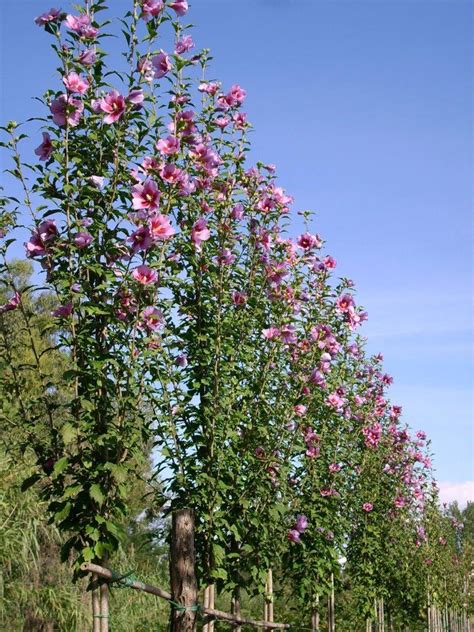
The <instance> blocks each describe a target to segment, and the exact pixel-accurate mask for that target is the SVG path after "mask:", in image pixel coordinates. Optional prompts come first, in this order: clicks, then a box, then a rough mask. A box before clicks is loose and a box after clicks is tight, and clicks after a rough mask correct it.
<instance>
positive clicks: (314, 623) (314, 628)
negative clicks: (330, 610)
mask: <svg viewBox="0 0 474 632" xmlns="http://www.w3.org/2000/svg"><path fill="white" fill-rule="evenodd" d="M311 632H319V595H316V597H315V600H314V604H313V609H312V610H311Z"/></svg>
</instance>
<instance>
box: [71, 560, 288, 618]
mask: <svg viewBox="0 0 474 632" xmlns="http://www.w3.org/2000/svg"><path fill="white" fill-rule="evenodd" d="M81 570H83V571H85V572H89V573H96V574H97V575H98V576H99V577H103V578H104V579H108V580H112V581H113V580H114V574H113V573H112V571H111V570H109V569H108V568H104V567H102V566H99V565H97V564H86V563H85V564H82V565H81ZM127 586H128V587H129V588H132V589H133V590H142V591H143V592H146V593H148V594H150V595H155V596H156V597H160V598H161V599H165V600H166V601H171V595H170V593H169V592H167V591H166V590H163V588H160V587H158V586H151V585H150V584H144V583H143V582H140V581H130V582H128V583H127ZM202 612H203V614H207V615H208V616H210V617H213V618H214V619H222V620H223V621H230V622H231V623H237V624H240V625H252V626H254V627H256V628H269V629H275V630H277V629H278V630H287V629H288V628H290V627H291V626H290V625H289V624H288V623H275V622H270V621H258V620H256V619H247V618H245V617H237V616H235V615H232V614H229V613H228V612H224V611H223V610H215V609H212V608H204V607H203V608H202Z"/></svg>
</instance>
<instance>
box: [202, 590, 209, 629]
mask: <svg viewBox="0 0 474 632" xmlns="http://www.w3.org/2000/svg"><path fill="white" fill-rule="evenodd" d="M209 589H210V586H206V587H205V588H204V597H203V599H204V608H209V592H210V590H209ZM202 632H209V623H205V624H204V625H203V626H202Z"/></svg>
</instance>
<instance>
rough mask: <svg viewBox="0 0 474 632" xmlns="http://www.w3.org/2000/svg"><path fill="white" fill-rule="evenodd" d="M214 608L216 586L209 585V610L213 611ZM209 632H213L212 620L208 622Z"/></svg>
mask: <svg viewBox="0 0 474 632" xmlns="http://www.w3.org/2000/svg"><path fill="white" fill-rule="evenodd" d="M215 607H216V585H215V584H211V585H210V586H209V608H212V609H213V610H214V608H215ZM209 632H214V619H211V621H209Z"/></svg>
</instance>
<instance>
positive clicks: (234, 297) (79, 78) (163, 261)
mask: <svg viewBox="0 0 474 632" xmlns="http://www.w3.org/2000/svg"><path fill="white" fill-rule="evenodd" d="M107 8H108V7H107V5H106V0H86V1H85V2H84V3H83V4H82V5H80V7H79V8H78V9H77V12H76V13H71V14H68V13H66V12H63V11H62V10H59V9H51V10H50V11H49V12H46V13H44V14H42V15H40V16H38V17H37V18H36V23H37V24H38V26H39V27H42V28H44V30H45V31H46V32H47V33H49V34H50V35H51V37H52V38H53V44H52V46H53V48H54V50H55V52H56V54H57V58H58V61H59V67H58V73H57V81H56V83H55V85H54V86H53V87H52V88H50V89H48V90H47V91H46V92H45V94H44V96H43V98H42V99H41V103H42V105H43V109H44V116H43V117H42V118H41V119H39V121H40V122H41V129H40V130H39V132H38V134H39V133H40V134H41V137H40V138H38V143H39V144H38V146H37V148H36V150H35V157H34V158H35V160H34V162H33V163H32V158H33V157H32V156H29V157H28V158H27V159H26V161H25V162H23V161H22V159H21V157H20V147H19V146H20V144H21V142H22V140H23V138H24V137H25V135H24V134H23V133H22V132H21V128H20V126H19V125H17V124H16V123H9V124H8V125H7V126H6V127H5V128H3V131H4V133H5V140H4V141H3V143H2V145H3V146H4V147H6V148H7V149H8V150H9V151H10V152H11V155H12V158H13V163H12V168H11V170H10V174H11V175H12V176H13V177H14V178H16V180H17V181H18V182H19V184H20V187H21V189H22V190H23V196H22V199H17V198H14V197H9V196H5V197H4V198H2V207H3V209H4V212H3V214H2V220H1V224H0V230H1V231H2V250H1V252H2V257H3V264H2V270H1V272H2V276H3V278H5V279H9V281H7V283H8V284H9V292H10V299H9V300H8V302H7V303H5V304H4V305H3V306H2V307H1V308H0V312H1V313H2V314H1V315H0V317H2V318H7V317H8V314H7V312H10V311H13V310H19V312H20V314H21V318H22V319H23V322H24V324H25V328H26V330H28V323H29V320H30V319H31V317H32V316H33V315H32V314H31V313H30V312H29V310H28V304H29V303H28V301H27V300H26V292H27V291H38V290H40V289H41V287H42V286H45V287H47V288H48V289H49V290H50V291H52V292H53V293H54V296H55V297H56V301H57V304H56V306H55V308H54V311H53V315H54V317H55V319H56V324H55V327H54V334H53V343H54V344H52V347H51V353H53V352H57V351H58V350H60V351H62V352H65V353H66V354H67V356H68V366H67V367H65V369H64V370H62V371H61V372H60V376H58V375H57V374H56V373H55V374H54V379H52V377H51V376H50V375H49V376H48V375H44V376H43V372H42V357H43V356H44V355H46V354H47V353H48V352H49V351H50V350H48V349H41V350H40V352H39V353H36V352H35V353H33V355H34V362H32V364H31V365H30V366H29V367H16V368H17V369H18V371H15V372H14V373H15V374H14V375H13V377H12V379H13V380H15V379H16V377H18V375H19V374H20V371H21V370H30V371H35V372H37V373H38V374H39V375H41V376H42V377H41V384H42V388H41V389H39V391H38V394H37V396H36V398H35V399H34V401H30V402H29V403H28V406H27V407H25V408H23V409H22V411H21V414H20V417H21V425H22V429H23V430H24V431H25V433H26V436H27V437H28V442H29V445H30V446H31V447H32V448H33V450H34V451H35V453H36V454H37V457H38V463H37V465H38V469H37V472H36V474H35V475H34V476H33V477H32V478H31V479H30V480H29V481H26V482H25V486H26V485H28V484H31V483H34V482H37V481H41V490H42V494H43V495H44V497H46V498H47V499H48V500H49V511H50V515H51V519H52V520H53V521H54V522H56V523H57V524H58V526H59V527H60V528H61V529H63V530H64V531H66V532H68V533H69V534H70V537H69V539H68V541H67V544H66V546H65V550H64V555H65V556H68V555H69V553H70V552H71V550H74V551H75V559H76V560H77V562H78V563H80V562H82V561H90V560H103V559H105V558H107V556H108V555H110V554H111V553H113V551H114V550H115V549H116V548H117V546H118V545H119V541H120V533H119V530H118V527H117V525H118V524H119V522H120V516H121V514H122V513H124V512H126V511H127V506H126V500H125V499H126V496H127V485H129V484H133V478H134V476H136V471H135V470H136V466H137V463H138V460H139V458H140V455H141V453H142V452H143V451H144V448H145V446H148V445H150V443H152V444H153V446H154V455H155V462H156V475H158V476H159V477H160V481H161V484H162V492H161V493H162V501H163V504H165V503H166V504H167V506H168V507H169V510H171V511H172V510H174V509H176V508H180V507H192V508H194V510H195V512H196V517H197V533H196V541H197V557H198V572H199V577H200V580H201V582H202V583H214V582H217V584H218V586H219V587H220V588H226V589H235V588H238V587H240V586H245V587H247V588H248V587H249V579H251V580H253V585H254V586H255V587H256V590H258V589H259V586H260V587H263V581H262V580H263V576H264V574H265V572H266V569H267V568H268V567H270V566H275V567H276V566H278V565H281V564H283V565H284V566H285V568H286V569H288V573H289V575H290V576H291V577H293V579H294V581H295V583H296V585H297V587H298V593H299V594H300V596H301V597H302V599H303V600H306V601H307V600H314V598H315V597H316V596H318V595H321V594H324V593H325V592H326V591H327V590H328V586H329V580H330V576H331V573H332V574H336V575H337V573H338V571H339V562H338V559H339V558H340V557H341V555H343V554H347V556H348V564H349V566H351V565H353V567H354V568H355V569H356V570H355V571H354V572H353V578H354V581H355V582H356V583H357V585H358V586H359V587H360V590H361V595H362V601H361V603H362V605H361V607H362V608H363V609H365V611H367V613H369V611H370V609H371V608H372V601H373V598H374V597H380V596H383V595H381V594H380V586H385V585H386V584H387V581H386V574H387V573H389V574H390V572H391V571H390V564H391V563H392V562H393V560H390V562H387V563H386V564H385V562H384V558H385V557H386V549H384V548H383V547H380V541H381V538H390V537H394V536H393V533H392V531H391V528H392V527H391V525H397V524H398V525H400V524H401V522H400V520H401V516H403V515H406V516H407V519H409V520H410V521H411V523H412V524H413V525H414V528H415V529H416V528H417V529H421V528H422V526H421V520H422V516H423V509H424V508H423V497H424V494H425V492H426V488H427V486H429V482H430V475H429V473H428V474H424V473H422V472H421V471H420V463H421V465H424V466H425V469H427V470H429V462H428V460H427V457H426V455H424V454H423V453H422V452H421V451H420V450H421V449H422V443H423V438H422V437H421V435H419V436H418V437H417V438H415V439H410V437H409V435H408V433H407V431H406V429H405V428H404V426H403V425H402V423H401V422H400V420H399V417H400V413H401V410H400V408H399V407H396V406H392V405H391V404H390V402H389V401H388V399H387V397H386V393H385V391H386V388H387V387H388V385H389V384H390V382H391V378H390V377H389V376H388V375H386V374H385V373H383V369H382V368H381V358H380V357H374V358H369V357H367V355H366V352H365V350H364V344H363V339H362V338H360V337H359V336H358V335H357V329H358V327H359V326H360V325H361V324H362V322H363V321H364V320H365V319H366V317H367V315H366V313H365V312H364V311H363V310H362V309H361V308H360V307H358V306H357V305H356V302H355V298H354V292H353V284H352V282H351V281H350V280H348V279H338V280H334V279H333V275H334V270H335V268H336V261H335V260H334V258H333V257H332V256H330V255H329V254H327V253H325V251H324V248H323V246H324V244H323V240H322V238H321V237H320V236H319V235H318V234H314V233H313V232H312V230H311V228H310V226H309V222H310V219H311V217H310V214H309V213H306V212H305V213H301V214H300V215H301V217H302V218H303V220H304V222H305V224H306V229H305V232H304V233H303V234H301V235H299V236H298V237H297V238H295V239H292V238H290V237H289V235H288V231H287V227H288V224H289V220H290V217H291V208H292V204H293V200H292V198H291V196H290V195H289V194H288V193H287V192H286V191H285V190H284V189H283V188H282V187H281V186H279V184H278V183H277V181H276V176H275V167H274V166H273V165H265V164H262V163H257V164H255V165H251V164H249V162H248V159H247V156H248V153H249V150H250V144H249V140H248V130H249V129H250V127H251V124H250V122H249V121H248V120H247V115H246V113H245V112H244V110H243V108H244V104H245V99H246V92H245V90H244V89H243V88H242V87H241V86H240V85H238V84H233V85H232V84H230V85H223V84H221V83H220V82H218V81H216V80H215V79H214V78H213V77H212V76H210V75H209V68H208V62H209V52H208V51H207V50H206V49H204V50H199V49H198V48H197V47H196V45H195V43H194V41H193V39H192V36H191V34H190V30H189V27H188V26H187V25H186V23H185V20H186V14H187V11H188V3H187V2H186V1H185V0H176V1H175V2H164V1H162V0H143V1H141V0H140V1H139V0H133V1H132V0H131V2H130V10H129V11H127V12H126V14H125V15H124V16H123V18H120V19H119V20H118V22H116V24H118V26H119V30H120V37H121V38H122V40H121V41H122V42H123V45H124V46H123V59H124V61H123V63H122V65H121V66H118V67H117V69H116V68H115V67H113V66H109V57H108V55H107V52H106V49H105V44H106V43H107V37H108V36H109V35H110V33H109V32H108V30H109V29H112V30H113V26H112V25H111V23H110V21H109V20H108V19H102V16H104V15H105V16H106V15H107V13H106V11H107ZM163 47H165V48H166V50H165V49H164V48H163ZM114 61H115V60H114ZM25 228H26V229H27V230H28V236H27V238H26V241H25V252H26V256H27V257H29V258H30V259H31V260H32V261H34V262H36V263H37V264H38V266H37V267H38V276H37V279H38V283H37V285H36V287H34V288H29V289H24V290H21V288H18V287H16V286H15V282H14V277H13V276H12V275H10V274H9V263H8V258H9V252H10V248H11V247H12V245H13V244H14V243H15V241H18V239H20V240H21V239H22V235H23V234H24V231H25ZM59 389H60V390H61V392H63V393H66V394H67V396H66V397H64V398H63V399H61V400H59V401H58V399H57V398H56V397H52V394H54V393H56V392H57V391H58V390H59ZM14 397H15V391H14V390H13V391H12V398H14ZM40 423H41V432H39V431H38V428H39V424H40ZM382 562H384V564H385V566H384V565H383V564H382ZM384 573H385V574H384Z"/></svg>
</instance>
